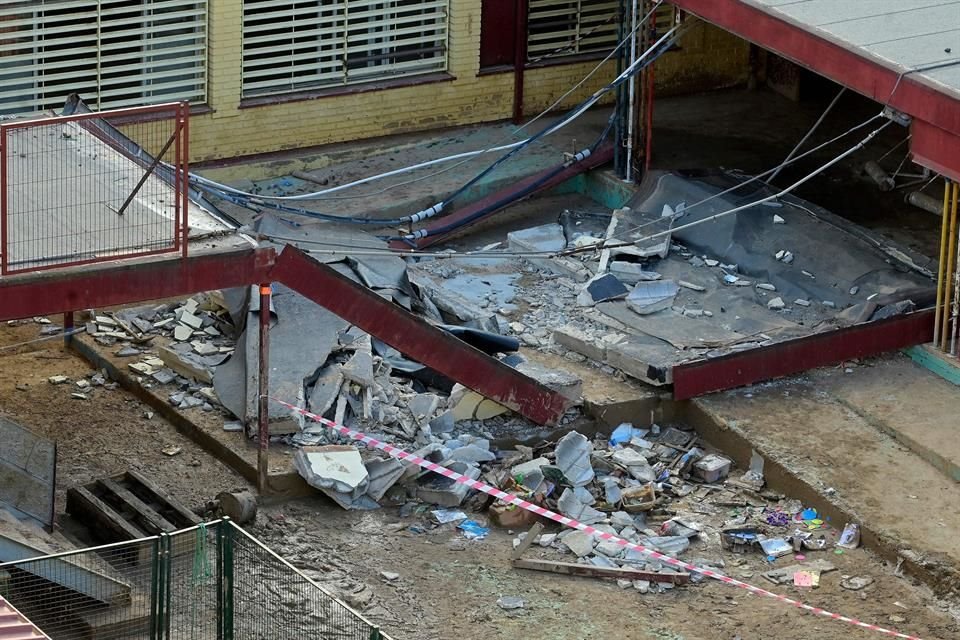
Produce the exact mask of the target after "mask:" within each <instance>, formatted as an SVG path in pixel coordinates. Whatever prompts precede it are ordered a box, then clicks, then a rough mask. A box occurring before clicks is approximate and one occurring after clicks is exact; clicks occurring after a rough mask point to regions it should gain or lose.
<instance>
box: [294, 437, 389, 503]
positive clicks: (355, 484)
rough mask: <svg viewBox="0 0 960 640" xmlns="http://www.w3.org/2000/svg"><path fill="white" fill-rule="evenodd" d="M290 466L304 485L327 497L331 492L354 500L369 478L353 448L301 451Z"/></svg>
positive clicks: (336, 447) (295, 455) (310, 448)
mask: <svg viewBox="0 0 960 640" xmlns="http://www.w3.org/2000/svg"><path fill="white" fill-rule="evenodd" d="M293 462H294V465H295V466H296V468H297V472H298V473H299V474H300V475H301V476H302V477H303V479H304V480H306V481H307V484H309V485H310V486H311V487H314V488H316V489H319V490H321V491H323V492H324V493H327V494H328V495H329V493H330V492H333V493H343V494H348V495H349V496H350V497H351V498H358V497H360V496H362V495H363V494H364V493H365V492H366V490H367V487H368V485H369V484H370V480H369V478H370V474H369V473H368V471H367V467H366V466H364V464H363V460H362V459H361V457H360V451H359V450H357V448H356V447H351V446H342V445H328V446H324V447H304V448H302V449H300V450H298V451H297V452H296V453H295V454H294V457H293Z"/></svg>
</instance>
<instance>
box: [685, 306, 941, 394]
mask: <svg viewBox="0 0 960 640" xmlns="http://www.w3.org/2000/svg"><path fill="white" fill-rule="evenodd" d="M933 318H934V312H933V309H925V310H923V311H917V312H915V313H909V314H906V315H902V316H896V317H893V318H888V319H886V320H878V321H876V322H868V323H864V324H858V325H854V326H852V327H846V328H844V329H837V330H835V331H828V332H825V333H817V334H814V335H811V336H806V337H803V338H797V339H796V340H789V341H787V342H780V343H777V344H772V345H770V346H768V347H759V348H756V349H750V350H749V351H742V352H740V353H732V354H730V355H726V356H721V357H719V358H711V359H708V360H697V361H694V362H689V363H686V364H682V365H679V366H676V367H674V368H673V397H674V399H675V400H688V399H690V398H695V397H697V396H701V395H704V394H706V393H712V392H714V391H725V390H727V389H733V388H736V387H742V386H745V385H749V384H754V383H756V382H762V381H764V380H772V379H773V378H781V377H783V376H789V375H793V374H797V373H801V372H803V371H808V370H810V369H815V368H817V367H823V366H827V365H832V364H837V363H839V362H843V361H844V360H852V359H854V358H865V357H868V356H875V355H878V354H881V353H884V352H887V351H895V350H897V349H904V348H906V347H911V346H914V345H918V344H923V343H926V342H930V341H931V340H932V339H933Z"/></svg>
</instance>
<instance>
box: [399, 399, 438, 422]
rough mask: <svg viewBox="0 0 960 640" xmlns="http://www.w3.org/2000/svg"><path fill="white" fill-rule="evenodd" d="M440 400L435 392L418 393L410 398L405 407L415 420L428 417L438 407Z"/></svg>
mask: <svg viewBox="0 0 960 640" xmlns="http://www.w3.org/2000/svg"><path fill="white" fill-rule="evenodd" d="M441 400H442V399H441V398H440V396H438V395H436V394H435V393H418V394H417V395H415V396H413V397H412V398H410V401H409V402H408V403H407V408H408V409H410V413H412V414H413V417H414V418H416V419H417V420H423V419H424V418H427V419H429V418H431V417H432V416H433V414H434V413H436V411H437V409H438V408H439V407H440V402H441Z"/></svg>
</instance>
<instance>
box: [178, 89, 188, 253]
mask: <svg viewBox="0 0 960 640" xmlns="http://www.w3.org/2000/svg"><path fill="white" fill-rule="evenodd" d="M180 115H181V120H182V122H183V125H182V126H181V128H180V136H181V137H182V138H183V141H182V143H181V145H180V153H181V158H180V164H181V166H182V167H183V181H182V182H181V185H182V187H183V189H182V191H183V193H181V194H180V195H181V198H182V201H181V204H180V207H181V209H183V214H182V215H181V216H180V220H181V223H182V229H181V233H182V234H183V240H182V242H183V257H184V258H186V257H187V246H188V245H189V243H190V103H189V102H181V103H180Z"/></svg>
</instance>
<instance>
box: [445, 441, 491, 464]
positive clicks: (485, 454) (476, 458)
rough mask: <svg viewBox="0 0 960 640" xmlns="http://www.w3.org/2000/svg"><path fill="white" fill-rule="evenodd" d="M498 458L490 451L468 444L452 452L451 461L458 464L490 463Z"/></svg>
mask: <svg viewBox="0 0 960 640" xmlns="http://www.w3.org/2000/svg"><path fill="white" fill-rule="evenodd" d="M496 457H497V456H495V455H494V454H493V452H492V451H490V450H489V449H483V448H481V447H478V446H477V445H475V444H468V445H466V446H464V447H458V448H456V449H453V450H451V451H450V459H451V460H456V461H458V462H490V461H492V460H495V459H496Z"/></svg>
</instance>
